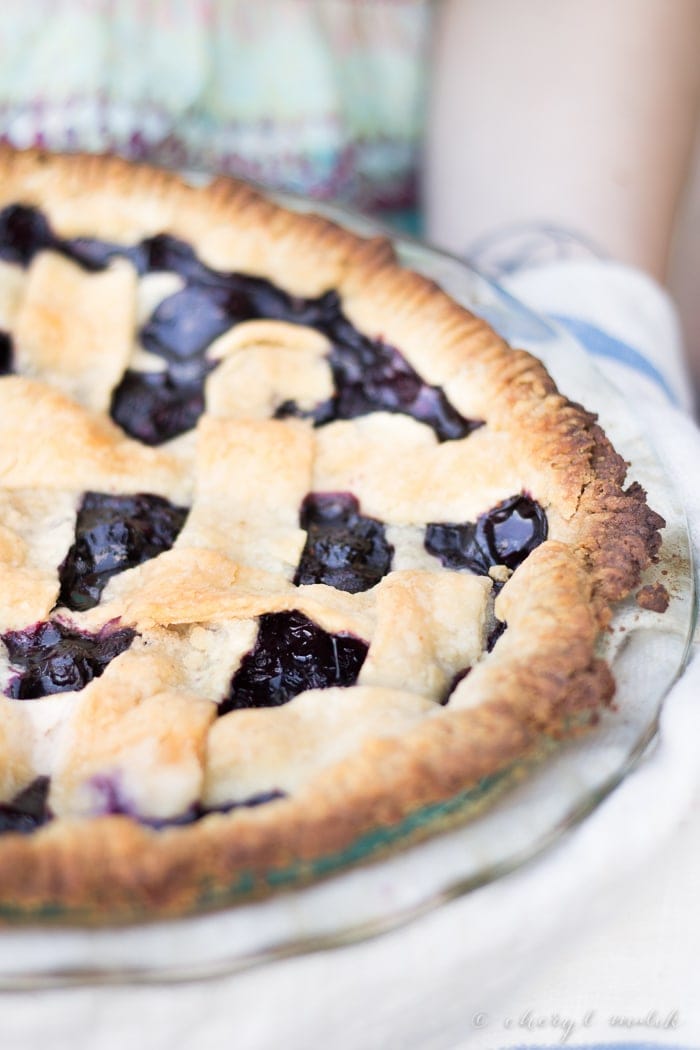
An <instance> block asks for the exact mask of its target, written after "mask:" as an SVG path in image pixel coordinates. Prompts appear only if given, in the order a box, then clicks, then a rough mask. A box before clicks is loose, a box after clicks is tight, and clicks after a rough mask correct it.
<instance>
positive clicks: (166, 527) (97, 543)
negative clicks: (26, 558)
mask: <svg viewBox="0 0 700 1050" xmlns="http://www.w3.org/2000/svg"><path fill="white" fill-rule="evenodd" d="M187 514H188V509H187V508H186V507H177V506H175V505H174V504H172V503H170V502H169V501H168V500H167V499H164V498H163V497H162V496H153V495H150V494H148V493H142V494H139V495H135V496H111V495H108V494H106V493H104V492H86V493H85V495H84V496H83V499H82V502H81V504H80V508H79V510H78V517H77V520H76V525H75V543H74V544H73V545H72V547H71V548H70V550H69V551H68V554H67V555H66V558H65V560H64V562H63V564H62V565H61V567H60V569H59V579H60V582H61V592H60V596H59V602H58V603H59V605H65V606H66V607H67V608H68V609H78V610H83V609H92V608H93V606H95V605H97V604H98V602H99V600H100V596H101V594H102V591H103V590H104V588H105V587H106V585H107V583H108V582H109V580H110V579H111V578H112V576H115V575H116V574H117V573H119V572H123V571H124V570H125V569H131V568H133V567H134V566H135V565H141V564H143V562H145V561H149V560H150V559H151V558H155V557H156V556H157V555H158V554H162V553H163V551H167V550H170V548H171V547H172V545H173V543H174V542H175V540H176V538H177V535H178V533H179V532H180V530H181V529H182V526H183V525H184V523H185V518H186V517H187Z"/></svg>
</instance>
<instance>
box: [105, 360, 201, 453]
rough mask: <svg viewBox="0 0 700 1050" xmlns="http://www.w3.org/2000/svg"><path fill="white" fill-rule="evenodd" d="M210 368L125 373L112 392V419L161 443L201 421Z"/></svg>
mask: <svg viewBox="0 0 700 1050" xmlns="http://www.w3.org/2000/svg"><path fill="white" fill-rule="evenodd" d="M206 375H207V372H206V371H198V372H197V374H196V375H194V376H190V377H188V378H180V375H179V373H177V372H174V371H171V370H169V371H166V372H135V371H132V370H129V371H127V372H125V373H124V376H123V378H122V381H121V383H120V384H119V386H118V387H117V388H116V390H115V391H114V394H113V395H112V407H111V415H112V419H113V420H114V421H115V422H116V423H118V424H119V426H120V427H122V429H123V430H125V431H126V432H127V434H130V435H131V436H132V437H135V438H138V440H139V441H143V443H144V444H146V445H161V444H162V443H163V442H164V441H169V440H170V439H171V438H174V437H177V436H178V435H179V434H184V433H186V432H187V431H188V430H192V428H193V427H195V426H196V425H197V420H198V419H199V417H200V416H201V414H202V412H203V411H204V380H205V379H206Z"/></svg>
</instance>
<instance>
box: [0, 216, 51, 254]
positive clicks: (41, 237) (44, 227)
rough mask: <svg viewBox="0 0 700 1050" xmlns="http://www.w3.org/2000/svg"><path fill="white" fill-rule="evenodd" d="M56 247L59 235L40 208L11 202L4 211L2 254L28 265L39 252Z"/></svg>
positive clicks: (0, 234) (0, 240)
mask: <svg viewBox="0 0 700 1050" xmlns="http://www.w3.org/2000/svg"><path fill="white" fill-rule="evenodd" d="M54 247H56V238H55V237H54V235H53V233H52V232H51V227H50V226H49V224H48V222H47V220H46V217H45V216H44V214H43V212H41V211H39V210H38V208H31V207H28V206H27V205H26V204H10V205H9V206H8V207H7V208H3V209H2V211H0V258H2V259H5V260H7V262H11V263H19V265H20V266H28V265H29V263H30V262H31V261H32V259H33V258H34V256H35V255H36V254H37V252H40V251H43V250H44V249H45V248H54Z"/></svg>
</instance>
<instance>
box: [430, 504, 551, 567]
mask: <svg viewBox="0 0 700 1050" xmlns="http://www.w3.org/2000/svg"><path fill="white" fill-rule="evenodd" d="M546 538H547V517H546V515H545V513H544V511H543V510H542V508H541V507H540V505H539V503H536V502H535V500H533V499H530V497H529V496H525V495H520V496H511V497H510V498H509V499H506V500H503V502H502V503H499V504H498V505H497V506H496V507H493V508H492V509H491V510H489V511H487V513H486V514H482V515H480V517H478V518H477V520H476V522H470V521H467V522H464V523H462V524H450V523H439V524H435V523H433V524H430V525H428V526H427V527H426V530H425V549H426V550H427V551H428V552H429V553H430V554H434V555H435V556H436V557H438V558H439V559H440V561H441V562H442V564H443V565H444V566H445V568H447V569H471V571H472V572H476V573H480V574H481V575H486V574H487V573H488V571H489V569H490V568H491V567H492V566H493V565H506V566H507V567H508V568H509V569H517V567H518V565H520V564H521V563H522V562H523V561H525V558H527V556H528V554H530V553H531V551H533V550H534V549H535V547H538V546H539V545H540V543H542V542H543V541H544V540H546Z"/></svg>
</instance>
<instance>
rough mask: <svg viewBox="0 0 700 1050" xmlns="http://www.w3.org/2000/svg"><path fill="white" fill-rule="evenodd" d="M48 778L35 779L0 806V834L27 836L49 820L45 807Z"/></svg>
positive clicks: (46, 807)
mask: <svg viewBox="0 0 700 1050" xmlns="http://www.w3.org/2000/svg"><path fill="white" fill-rule="evenodd" d="M48 794H49V778H48V777H36V779H35V780H33V781H32V782H31V784H29V786H28V787H26V788H25V789H24V790H23V791H20V793H19V794H18V795H15V797H14V798H13V799H12V801H11V802H3V803H2V804H0V833H1V832H4V831H19V832H21V833H22V834H27V833H29V832H31V831H36V829H37V828H38V827H41V825H42V824H45V823H46V821H47V820H49V819H50V814H49V811H48V806H47V798H48Z"/></svg>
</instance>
